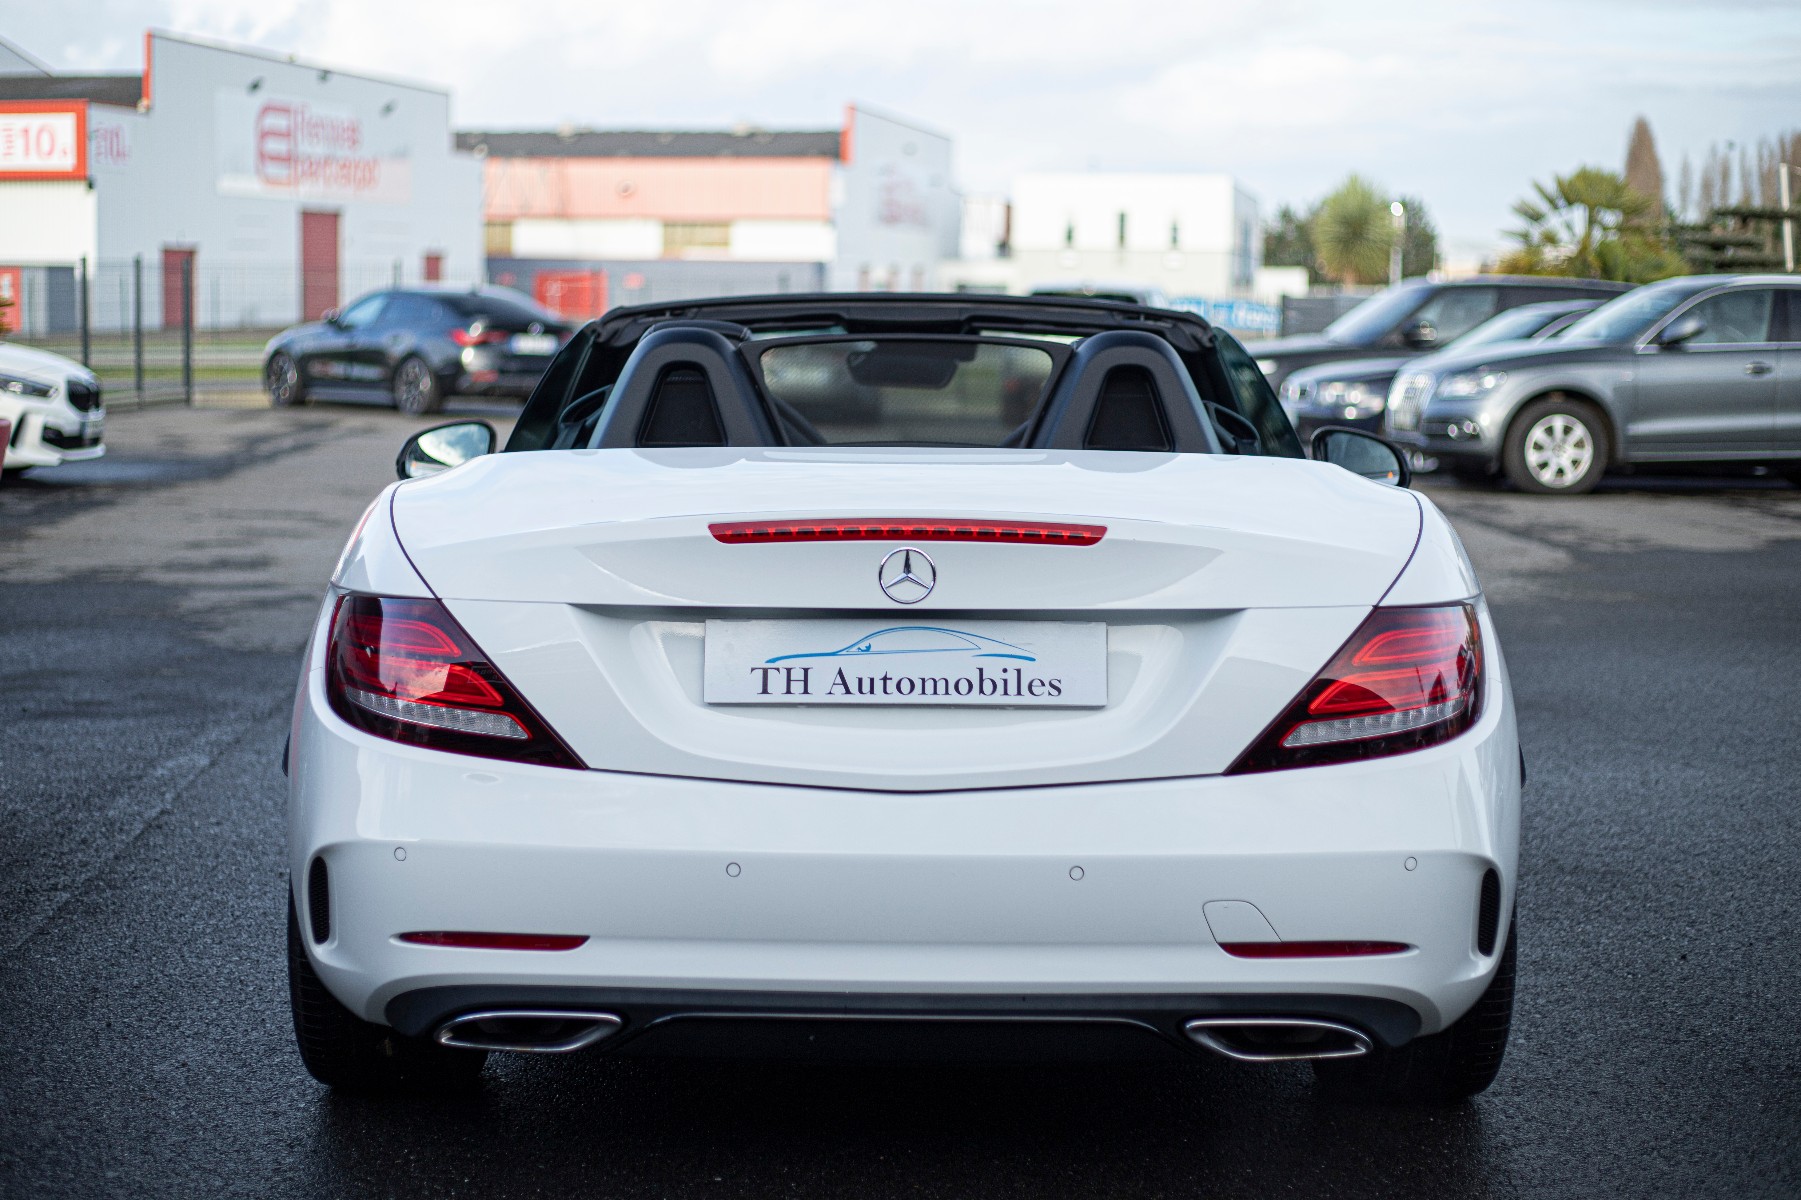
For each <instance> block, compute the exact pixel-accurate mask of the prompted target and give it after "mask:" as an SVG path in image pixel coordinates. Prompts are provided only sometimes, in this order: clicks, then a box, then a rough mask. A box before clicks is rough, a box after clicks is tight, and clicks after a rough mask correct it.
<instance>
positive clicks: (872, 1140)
mask: <svg viewBox="0 0 1801 1200" xmlns="http://www.w3.org/2000/svg"><path fill="white" fill-rule="evenodd" d="M493 411H495V412H496V413H497V414H500V415H504V411H505V410H504V409H494V410H493ZM423 424H424V422H421V421H418V420H410V419H407V418H403V417H400V416H398V415H396V414H394V413H391V412H386V411H381V410H377V409H359V408H327V407H316V408H309V409H301V410H290V411H282V412H272V411H266V410H264V411H255V410H238V411H228V410H218V409H212V410H208V409H201V410H188V409H153V410H148V411H145V412H141V413H130V412H124V413H118V414H115V415H114V416H113V417H112V418H111V419H110V420H109V429H108V437H109V441H110V443H111V445H112V453H111V454H110V455H109V457H108V458H107V459H105V460H103V461H102V462H99V463H94V464H89V465H86V466H81V467H70V468H64V469H62V470H60V471H56V472H50V471H40V472H35V473H33V474H32V475H29V476H26V477H25V478H23V479H19V480H14V481H9V482H8V483H7V484H6V485H5V486H4V487H0V1196H4V1197H8V1198H11V1197H21V1198H23V1197H40V1196H44V1197H50V1196H131V1197H138V1196H180V1197H193V1196H214V1195H245V1196H257V1197H286V1196H308V1197H314V1196H321V1197H323V1196H332V1197H335V1196H394V1197H415V1196H494V1197H511V1196H547V1197H551V1196H554V1197H570V1196H590V1195H592V1196H606V1197H609V1198H613V1197H619V1198H624V1197H653V1196H654V1197H689V1196H783V1197H790V1196H834V1197H837V1196H851V1197H871V1198H875V1197H889V1196H895V1197H899V1196H906V1197H914V1198H918V1197H1015V1196H1017V1197H1033V1198H1040V1197H1053V1196H1055V1197H1061V1196H1072V1197H1092V1196H1135V1197H1137V1196H1143V1197H1157V1196H1197V1197H1199V1196H1205V1197H1209V1198H1213V1197H1239V1196H1244V1197H1264V1196H1288V1195H1294V1196H1383V1197H1414V1196H1419V1197H1463V1196H1471V1197H1486V1196H1495V1197H1506V1196H1529V1197H1540V1196H1572V1197H1575V1196H1580V1197H1589V1196H1634V1197H1638V1196H1683V1197H1693V1196H1733V1197H1738V1196H1780V1197H1793V1196H1796V1195H1801V1136H1798V1133H1801V1035H1798V1033H1797V1028H1798V1025H1797V1020H1796V1016H1795V1012H1796V999H1795V994H1796V992H1797V990H1798V989H1797V985H1798V984H1801V967H1798V966H1797V961H1796V954H1795V951H1794V948H1793V947H1794V942H1793V940H1792V938H1793V930H1795V929H1796V928H1797V927H1801V865H1797V864H1798V863H1801V807H1798V804H1797V797H1801V786H1798V785H1797V783H1796V782H1795V776H1796V774H1797V765H1798V763H1801V720H1798V718H1797V716H1796V712H1797V706H1796V699H1795V688H1794V679H1795V675H1796V664H1797V663H1798V662H1801V490H1797V489H1794V488H1790V487H1787V486H1786V485H1782V484H1778V483H1775V482H1773V481H1767V480H1758V479H1724V480H1723V479H1696V478H1681V479H1626V480H1619V481H1610V482H1609V483H1608V484H1606V485H1605V486H1604V489H1603V491H1602V492H1601V493H1599V494H1597V495H1595V496H1591V497H1587V498H1581V499H1540V498H1535V497H1526V496H1521V495H1517V494H1512V493H1507V492H1500V491H1489V490H1482V489H1470V488H1458V487H1453V486H1450V485H1442V486H1441V485H1434V484H1431V483H1428V484H1427V485H1426V490H1428V491H1429V492H1430V493H1431V494H1433V495H1434V496H1435V498H1437V499H1438V500H1439V502H1440V503H1441V504H1442V505H1443V506H1444V507H1445V509H1446V511H1447V512H1448V513H1449V514H1450V515H1451V516H1452V519H1453V520H1454V522H1455V523H1456V524H1457V527H1458V529H1459V531H1460V533H1461V534H1462V536H1463V538H1464V540H1465V542H1466V544H1467V545H1468V546H1469V548H1470V552H1471V554H1472V556H1473V557H1474V558H1475V559H1476V561H1477V565H1478V568H1479V569H1480V570H1481V571H1482V573H1483V576H1484V579H1485V582H1486V583H1487V585H1488V588H1489V591H1490V595H1491V599H1492V602H1493V605H1494V609H1495V614H1496V621H1497V624H1498V625H1499V628H1500V631H1501V635H1502V638H1503V640H1504V645H1505V649H1506V653H1507V657H1508V660H1509V665H1510V667H1511V670H1512V673H1513V679H1514V682H1515V685H1516V688H1517V691H1518V695H1519V706H1520V713H1521V721H1522V734H1523V737H1524V741H1525V746H1526V753H1527V757H1528V762H1529V765H1530V775H1529V784H1528V788H1527V794H1526V796H1527V806H1526V817H1525V842H1524V866H1523V872H1522V884H1521V896H1520V913H1519V917H1520V931H1521V933H1520V990H1519V1010H1518V1012H1517V1014H1516V1021H1515V1026H1514V1038H1513V1042H1512V1046H1511V1048H1510V1050H1509V1053H1508V1058H1507V1062H1506V1065H1505V1067H1504V1068H1503V1070H1502V1073H1501V1077H1500V1080H1499V1082H1498V1083H1497V1084H1496V1085H1495V1086H1494V1087H1493V1088H1492V1089H1491V1090H1489V1091H1488V1092H1487V1093H1485V1094H1484V1095H1482V1096H1481V1097H1479V1098H1477V1099H1476V1100H1475V1101H1474V1102H1472V1103H1470V1104H1467V1105H1464V1106H1461V1107H1457V1108H1452V1109H1442V1110H1404V1109H1380V1108H1378V1109H1359V1108H1348V1107H1343V1106H1339V1105H1334V1104H1331V1103H1328V1102H1326V1101H1323V1100H1321V1099H1319V1098H1317V1097H1316V1096H1315V1095H1314V1094H1313V1092H1312V1090H1311V1088H1310V1086H1309V1082H1310V1075H1309V1073H1308V1072H1307V1070H1306V1069H1305V1068H1300V1067H1252V1066H1246V1065H1240V1064H1234V1063H1229V1062H1224V1061H1217V1062H1216V1061H1211V1060H1197V1061H1196V1062H1194V1063H1193V1064H1190V1065H1173V1066H1154V1067H1152V1066H1135V1067H1130V1068H1127V1067H1112V1066H1106V1065H1099V1064H1073V1065H1045V1066H1006V1065H975V1064H943V1065H923V1066H904V1067H897V1066H892V1065H889V1066H882V1065H831V1066H783V1065H771V1064H768V1063H708V1062H627V1061H612V1060H609V1059H607V1058H606V1057H604V1056H601V1055H586V1056H583V1055H577V1056H570V1057H567V1058H555V1059H546V1058H525V1057H517V1056H496V1057H495V1058H494V1059H492V1060H491V1065H490V1067H489V1069H488V1073H487V1077H486V1082H485V1085H484V1087H483V1089H482V1090H481V1091H480V1093H479V1094H477V1095H475V1096H473V1097H467V1098H451V1097H433V1098H419V1099H398V1100H396V1099H388V1100H372V1099H360V1098H351V1097H342V1096H337V1095H334V1094H332V1093H330V1092H328V1091H326V1090H325V1089H324V1088H322V1087H320V1086H319V1085H317V1084H315V1083H314V1082H313V1081H312V1080H311V1079H310V1078H309V1077H308V1076H307V1075H306V1073H305V1072H304V1071H303V1070H302V1068H301V1066H300V1062H299V1059H298V1058H297V1057H296V1055H295V1052H294V1049H293V1042H292V1034H291V1030H290V1026H289V1024H288V1006H287V995H286V985H285V979H284V974H283V956H282V938H283V911H284V910H283V903H284V894H285V889H286V887H287V880H286V873H285V866H284V856H283V849H282V843H283V836H284V821H285V817H284V806H285V785H284V781H283V780H282V778H281V776H280V774H279V772H278V769H277V761H278V757H279V754H280V749H281V743H282V737H283V733H284V729H285V721H286V713H287V710H288V705H289V703H290V701H291V697H292V692H293V687H294V682H295V674H296V667H297V662H298V652H299V649H300V644H301V642H302V640H303V639H304V637H305V634H306V628H307V623H308V621H309V619H310V617H311V615H312V612H313V610H314V607H315V605H316V604H317V601H318V597H319V594H320V591H321V588H322V587H323V583H324V580H325V578H326V576H327V575H328V574H329V572H330V569H331V564H332V562H333V560H334V557H335V555H336V554H337V551H338V549H339V547H340V545H341V543H342V540H343V537H344V535H345V534H346V533H347V531H348V530H349V528H350V527H351V525H352V524H353V523H354V522H355V520H356V518H357V517H358V515H359V514H360V513H361V511H362V509H363V507H364V506H365V505H366V504H367V502H368V500H369V498H370V497H371V496H373V495H374V493H375V492H376V491H377V490H378V489H379V488H380V487H381V486H382V485H383V484H384V483H385V482H386V481H387V480H388V479H390V478H392V462H393V455H394V452H395V451H396V450H397V449H398V446H399V443H400V441H401V440H402V438H403V437H404V436H405V434H406V432H407V431H408V430H410V429H413V428H418V427H420V426H421V425H423Z"/></svg>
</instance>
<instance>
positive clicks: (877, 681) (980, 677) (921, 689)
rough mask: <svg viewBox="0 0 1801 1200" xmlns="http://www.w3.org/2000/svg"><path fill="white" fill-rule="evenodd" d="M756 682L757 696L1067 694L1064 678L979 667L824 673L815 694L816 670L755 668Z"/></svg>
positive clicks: (1037, 695) (1036, 695)
mask: <svg viewBox="0 0 1801 1200" xmlns="http://www.w3.org/2000/svg"><path fill="white" fill-rule="evenodd" d="M750 672H751V674H752V675H753V676H755V677H757V694H758V695H761V696H822V697H825V698H827V699H830V698H831V697H834V696H1019V697H1026V696H1033V697H1039V698H1047V697H1048V698H1055V697H1058V696H1061V695H1062V694H1063V680H1062V679H1061V678H1051V679H1046V678H1044V677H1043V676H1039V675H1032V676H1028V675H1027V674H1026V672H1025V668H1024V667H1000V668H998V669H996V670H993V671H990V670H988V669H987V668H985V667H977V668H976V669H975V672H974V673H973V674H968V673H965V674H962V675H897V674H895V673H894V672H892V671H883V672H882V673H881V674H880V675H872V674H868V673H865V672H862V671H855V670H851V671H847V670H845V669H844V668H843V667H837V668H834V669H833V671H832V673H831V675H830V676H827V675H825V673H824V668H821V669H820V676H821V677H820V679H819V680H818V681H817V682H819V683H821V684H823V687H822V688H821V690H820V691H818V692H815V691H814V690H813V685H814V683H815V682H816V681H815V680H814V678H813V668H812V667H768V666H765V667H752V668H751V669H750Z"/></svg>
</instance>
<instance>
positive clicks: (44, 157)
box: [0, 103, 88, 179]
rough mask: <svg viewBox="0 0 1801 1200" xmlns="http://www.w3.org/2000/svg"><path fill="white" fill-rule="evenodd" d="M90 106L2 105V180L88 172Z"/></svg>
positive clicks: (65, 176)
mask: <svg viewBox="0 0 1801 1200" xmlns="http://www.w3.org/2000/svg"><path fill="white" fill-rule="evenodd" d="M86 116H87V106H86V105H85V104H84V103H73V104H35V103H33V104H23V103H13V104H0V179H82V178H85V177H86V175H87V167H88V156H87V121H86Z"/></svg>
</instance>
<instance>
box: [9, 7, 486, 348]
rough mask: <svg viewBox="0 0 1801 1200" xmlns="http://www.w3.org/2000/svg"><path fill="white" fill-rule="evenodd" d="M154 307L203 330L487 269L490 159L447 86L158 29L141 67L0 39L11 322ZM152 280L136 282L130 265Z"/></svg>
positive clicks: (52, 321)
mask: <svg viewBox="0 0 1801 1200" xmlns="http://www.w3.org/2000/svg"><path fill="white" fill-rule="evenodd" d="M83 264H85V267H86V270H87V272H88V277H89V280H90V284H89V290H90V295H91V302H90V309H91V312H92V317H93V321H94V324H95V327H96V328H119V327H122V326H123V325H124V324H125V323H126V322H127V321H129V320H130V319H131V314H129V313H128V312H127V311H126V309H128V308H129V307H132V306H134V305H141V306H142V310H143V314H144V319H145V321H146V322H147V323H149V324H153V325H154V324H158V323H162V324H173V323H175V322H176V321H177V320H178V319H179V317H180V311H181V310H180V305H181V296H182V294H183V287H184V283H183V280H184V278H185V279H186V280H187V281H188V282H187V284H186V285H185V286H186V287H187V288H188V289H189V293H188V294H189V295H190V296H191V299H192V304H193V310H194V316H195V318H196V321H197V323H198V324H200V325H201V326H202V327H208V326H212V327H255V326H278V325H283V324H287V323H289V322H292V321H294V320H296V319H302V318H312V317H317V316H318V315H319V314H320V313H322V312H324V311H325V310H326V309H328V308H333V307H337V306H338V305H340V304H342V303H343V302H344V301H345V300H347V299H349V298H350V297H352V296H354V295H355V294H356V293H357V292H359V291H362V290H365V289H367V288H371V287H377V286H382V285H385V284H389V283H393V282H416V281H419V280H431V279H443V280H467V281H470V282H475V281H477V280H479V279H480V278H481V272H482V263H481V168H480V165H479V164H478V163H477V162H476V161H475V159H474V158H473V157H472V156H470V155H467V154H463V153H459V152H458V151H457V150H456V149H455V146H454V138H453V135H452V132H451V128H450V96H449V94H448V93H447V92H445V91H443V90H440V89H437V88H433V87H429V86H425V85H421V84H417V83H408V82H404V81H399V80H391V79H382V78H376V77H373V76H368V75H361V74H356V73H352V72H346V71H340V70H338V69H336V68H334V67H331V66H327V65H323V64H318V63H306V62H300V61H298V60H296V59H294V58H292V57H288V56H280V55H274V54H268V53H264V52H261V51H253V50H242V49H237V48H234V47H230V46H224V45H218V44H215V43H211V42H205V41H199V40H196V39H192V38H185V37H175V36H172V35H170V34H165V33H157V32H152V33H149V34H146V35H145V39H144V67H143V71H142V72H141V73H131V74H108V75H63V74H56V73H54V72H51V71H49V70H48V69H46V68H44V67H43V66H42V64H39V63H37V62H36V61H35V60H33V59H31V58H30V56H29V55H27V54H23V53H19V52H16V51H11V50H9V52H8V53H6V54H4V55H0V293H5V292H7V291H10V292H11V294H12V295H13V296H14V297H15V299H16V300H17V302H18V308H17V309H16V310H15V311H14V313H13V319H14V320H15V323H18V324H20V325H22V327H23V328H24V329H26V330H27V331H28V332H31V331H43V332H55V331H57V330H58V329H66V328H69V327H70V326H71V324H72V323H73V322H74V321H75V319H76V303H77V295H78V281H77V274H78V272H79V271H80V270H81V269H82V266H83ZM139 276H141V277H142V278H143V279H144V280H145V281H146V285H145V286H144V288H143V289H142V291H141V293H140V292H139V291H138V290H136V287H135V279H136V278H137V277H139Z"/></svg>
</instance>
